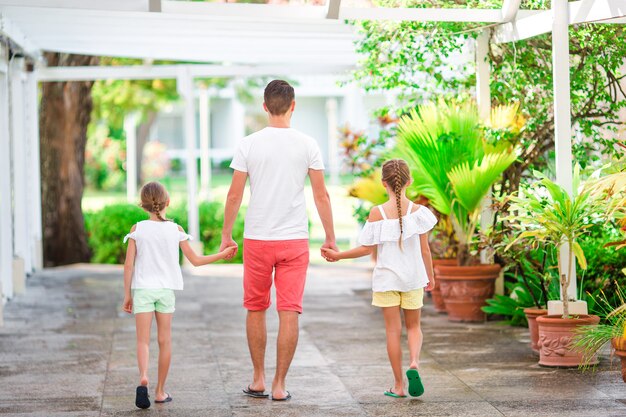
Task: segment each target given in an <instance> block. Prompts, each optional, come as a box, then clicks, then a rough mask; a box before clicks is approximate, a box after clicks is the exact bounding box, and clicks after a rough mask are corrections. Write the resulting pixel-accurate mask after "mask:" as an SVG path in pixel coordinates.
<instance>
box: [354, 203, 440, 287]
mask: <svg viewBox="0 0 626 417" xmlns="http://www.w3.org/2000/svg"><path fill="white" fill-rule="evenodd" d="M378 209H379V210H380V213H381V214H382V216H383V220H379V221H375V222H366V223H365V226H364V227H363V230H361V233H360V234H359V240H358V241H359V244H360V245H363V246H374V245H376V246H377V248H378V254H377V259H376V266H375V267H374V273H373V275H372V291H374V292H383V291H401V292H406V291H411V290H415V289H418V288H424V287H426V286H427V285H428V275H427V274H426V267H425V265H424V260H423V259H422V252H421V246H420V236H419V235H421V234H424V233H426V232H428V231H429V230H431V229H432V228H433V227H434V226H435V224H437V218H436V217H435V215H434V214H433V213H432V212H431V211H430V210H429V209H427V208H426V207H424V206H420V208H419V209H417V210H416V211H415V212H414V213H411V211H412V209H413V203H412V202H411V203H409V207H408V209H407V214H406V215H405V216H403V217H402V249H400V245H399V243H398V239H399V238H400V222H399V221H398V219H388V218H387V216H386V215H385V211H384V210H383V208H382V207H381V206H378Z"/></svg>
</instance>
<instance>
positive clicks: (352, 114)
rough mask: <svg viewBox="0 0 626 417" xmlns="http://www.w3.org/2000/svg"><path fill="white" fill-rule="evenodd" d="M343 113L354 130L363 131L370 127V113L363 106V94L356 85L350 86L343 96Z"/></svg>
mask: <svg viewBox="0 0 626 417" xmlns="http://www.w3.org/2000/svg"><path fill="white" fill-rule="evenodd" d="M343 114H344V117H345V119H346V123H347V124H348V126H350V128H351V129H352V130H355V131H363V130H365V129H367V127H368V115H367V114H366V111H365V107H364V106H363V94H362V92H361V90H360V89H359V88H358V87H356V86H349V87H348V88H347V89H346V94H345V96H344V98H343Z"/></svg>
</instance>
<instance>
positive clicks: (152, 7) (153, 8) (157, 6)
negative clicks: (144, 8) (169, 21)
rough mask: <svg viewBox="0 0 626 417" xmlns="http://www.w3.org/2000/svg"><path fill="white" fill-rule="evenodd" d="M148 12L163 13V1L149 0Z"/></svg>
mask: <svg viewBox="0 0 626 417" xmlns="http://www.w3.org/2000/svg"><path fill="white" fill-rule="evenodd" d="M148 11H149V12H153V13H161V0H149V2H148Z"/></svg>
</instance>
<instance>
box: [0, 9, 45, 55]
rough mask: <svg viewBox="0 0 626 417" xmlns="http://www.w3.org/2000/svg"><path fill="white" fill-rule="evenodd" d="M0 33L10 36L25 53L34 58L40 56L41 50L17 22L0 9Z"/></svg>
mask: <svg viewBox="0 0 626 417" xmlns="http://www.w3.org/2000/svg"><path fill="white" fill-rule="evenodd" d="M0 35H4V36H6V37H7V38H9V39H10V40H11V41H12V42H13V43H15V45H17V46H18V47H19V48H21V49H22V51H23V52H24V54H26V55H29V56H31V57H33V58H39V57H40V56H41V51H40V50H39V48H38V47H37V45H35V44H34V43H33V42H32V41H31V40H30V39H29V38H28V37H27V36H26V35H25V34H24V32H22V30H21V29H20V28H19V27H18V26H17V25H16V24H15V23H13V21H12V20H11V19H9V18H8V17H7V16H5V14H4V13H2V10H1V9H0Z"/></svg>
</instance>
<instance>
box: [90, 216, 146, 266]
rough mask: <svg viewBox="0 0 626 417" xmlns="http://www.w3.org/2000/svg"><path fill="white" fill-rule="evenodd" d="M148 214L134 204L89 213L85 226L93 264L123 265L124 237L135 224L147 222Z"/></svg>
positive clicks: (124, 252)
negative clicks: (142, 221)
mask: <svg viewBox="0 0 626 417" xmlns="http://www.w3.org/2000/svg"><path fill="white" fill-rule="evenodd" d="M147 218H148V214H147V213H146V212H145V211H143V210H142V209H141V208H139V207H138V206H136V205H133V204H113V205H110V206H106V207H104V208H103V209H101V210H99V211H96V212H92V213H89V214H88V215H87V216H86V217H85V226H86V229H87V237H88V240H89V246H90V248H91V251H92V253H93V256H92V258H91V261H92V262H96V263H104V264H117V263H123V262H124V258H125V255H126V245H125V244H124V243H123V239H124V236H126V234H127V233H128V232H129V231H130V229H131V228H132V227H133V225H134V224H136V223H137V222H139V221H141V220H146V219H147Z"/></svg>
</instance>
